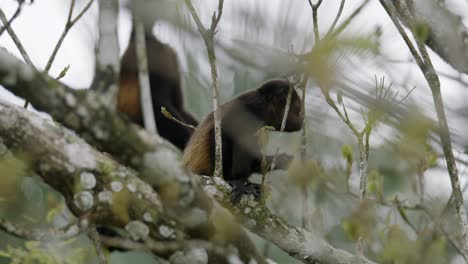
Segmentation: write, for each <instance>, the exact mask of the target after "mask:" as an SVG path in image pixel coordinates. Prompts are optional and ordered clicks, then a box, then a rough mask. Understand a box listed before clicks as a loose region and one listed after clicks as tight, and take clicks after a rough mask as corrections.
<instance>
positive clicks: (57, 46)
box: [44, 0, 94, 74]
mask: <svg viewBox="0 0 468 264" xmlns="http://www.w3.org/2000/svg"><path fill="white" fill-rule="evenodd" d="M93 2H94V0H89V2H88V3H87V4H86V6H85V7H84V8H83V10H81V12H80V13H79V14H78V15H77V16H76V17H75V18H72V16H73V8H74V7H75V0H71V3H70V9H69V10H68V16H67V22H66V23H65V28H64V29H63V31H62V34H61V35H60V38H59V40H58V41H57V44H55V47H54V50H53V51H52V54H51V55H50V57H49V60H48V61H47V64H46V66H45V68H44V73H45V74H48V73H49V70H50V68H51V67H52V63H53V62H54V60H55V56H56V55H57V52H58V50H59V49H60V47H61V46H62V43H63V40H64V39H65V37H66V36H67V34H68V32H69V31H70V29H71V28H72V27H73V25H75V23H76V22H77V21H78V20H79V19H80V18H81V17H82V16H83V14H84V13H86V11H88V9H89V8H90V7H91V5H92V4H93Z"/></svg>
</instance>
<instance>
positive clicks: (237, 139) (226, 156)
mask: <svg viewBox="0 0 468 264" xmlns="http://www.w3.org/2000/svg"><path fill="white" fill-rule="evenodd" d="M289 85H290V84H289V82H288V81H286V80H273V81H269V82H266V83H264V84H263V85H262V86H260V87H259V88H257V89H254V90H251V91H248V92H245V93H243V94H241V95H239V96H238V97H236V98H234V99H232V100H231V101H229V102H227V103H225V104H223V105H221V106H220V108H221V128H222V144H223V150H222V151H223V177H224V179H225V180H226V181H228V182H230V183H231V184H232V185H234V188H241V189H242V188H243V187H245V185H246V184H247V183H248V181H247V179H248V177H249V176H250V175H251V174H252V173H254V172H258V173H259V172H260V171H261V159H262V154H261V151H260V149H261V148H260V145H259V142H258V139H257V136H256V133H257V131H258V130H259V129H260V128H261V127H263V126H273V127H275V129H276V130H278V131H279V130H280V127H281V121H282V118H283V114H284V108H285V105H286V100H287V97H288V91H289ZM302 121H303V115H302V113H301V100H300V98H299V96H298V95H297V93H296V92H295V91H293V94H292V98H291V107H290V110H289V113H288V117H287V121H286V127H285V131H287V132H290V131H298V130H300V129H301V128H302ZM214 157H215V139H214V123H213V113H210V114H209V115H208V116H207V117H206V118H205V120H204V121H203V122H202V123H201V124H200V125H199V126H198V128H197V129H196V130H195V132H194V133H193V135H192V138H191V139H190V141H189V143H188V144H187V147H186V149H185V151H184V157H183V161H184V164H185V165H186V166H187V167H188V168H190V169H191V170H192V171H193V172H195V173H197V174H203V175H213V170H214ZM271 159H272V157H268V162H271ZM288 161H290V158H289V159H288V155H286V154H281V155H280V156H279V160H278V163H277V165H279V166H277V168H284V167H286V166H287V165H288V163H289V162H288ZM238 198H240V197H236V199H234V200H238Z"/></svg>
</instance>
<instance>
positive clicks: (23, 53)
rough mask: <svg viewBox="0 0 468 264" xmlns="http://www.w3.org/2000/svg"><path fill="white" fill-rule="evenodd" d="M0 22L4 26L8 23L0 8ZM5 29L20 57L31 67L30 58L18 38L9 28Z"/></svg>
mask: <svg viewBox="0 0 468 264" xmlns="http://www.w3.org/2000/svg"><path fill="white" fill-rule="evenodd" d="M0 21H2V23H3V24H4V25H5V24H7V23H8V20H7V19H6V17H5V13H3V11H2V9H1V8H0ZM5 28H6V31H7V32H8V34H9V35H10V37H11V39H12V40H13V42H14V43H15V45H16V47H17V48H18V50H19V52H20V54H21V56H22V57H23V59H24V61H25V62H26V63H27V64H29V65H31V66H33V67H34V65H33V63H32V61H31V58H30V57H29V55H28V53H27V52H26V50H25V49H24V47H23V44H21V41H20V40H19V38H18V36H17V35H16V34H15V32H14V31H13V29H12V28H11V26H9V27H5Z"/></svg>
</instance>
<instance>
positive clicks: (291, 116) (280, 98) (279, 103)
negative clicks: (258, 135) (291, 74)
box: [260, 80, 304, 132]
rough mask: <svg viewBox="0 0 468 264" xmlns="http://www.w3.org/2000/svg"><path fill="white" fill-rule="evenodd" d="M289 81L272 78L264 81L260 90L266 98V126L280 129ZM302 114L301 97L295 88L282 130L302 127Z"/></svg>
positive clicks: (288, 130) (293, 129) (295, 129)
mask: <svg viewBox="0 0 468 264" xmlns="http://www.w3.org/2000/svg"><path fill="white" fill-rule="evenodd" d="M290 85H291V84H290V83H289V82H288V81H287V80H273V81H269V82H266V83H264V84H263V85H262V86H261V88H260V92H261V93H262V94H263V96H264V97H265V100H266V109H265V111H266V113H265V115H266V116H265V117H264V119H265V122H266V125H268V126H273V127H275V129H276V130H278V131H279V130H281V122H282V120H283V116H284V109H285V106H286V101H287V98H288V93H289V87H290ZM303 120H304V116H303V114H302V113H301V99H300V98H299V95H298V94H297V92H296V91H295V90H293V93H292V96H291V104H290V107H289V111H288V116H287V119H286V126H285V128H284V131H287V132H292V131H298V130H301V129H302V121H303Z"/></svg>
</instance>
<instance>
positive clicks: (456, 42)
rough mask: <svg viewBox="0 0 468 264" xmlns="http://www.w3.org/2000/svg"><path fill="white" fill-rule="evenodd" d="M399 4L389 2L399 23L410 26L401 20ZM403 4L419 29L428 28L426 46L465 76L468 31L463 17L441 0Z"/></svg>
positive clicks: (467, 69)
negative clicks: (449, 8)
mask: <svg viewBox="0 0 468 264" xmlns="http://www.w3.org/2000/svg"><path fill="white" fill-rule="evenodd" d="M399 1H400V0H392V1H391V2H393V3H394V5H395V7H396V11H397V13H398V17H399V18H400V19H401V21H402V22H403V23H404V24H405V26H406V27H410V25H409V21H408V20H407V19H404V15H403V10H402V8H400V6H399V4H398V2H399ZM404 1H405V3H406V5H407V6H408V7H409V10H410V12H411V15H412V16H413V19H414V20H415V21H416V22H417V23H418V24H419V26H420V27H421V26H423V27H424V26H425V25H427V26H428V27H429V31H428V32H427V37H426V39H425V44H426V45H427V46H428V47H429V48H431V49H432V50H433V51H434V52H435V53H437V54H438V55H439V56H440V57H441V58H442V59H443V60H445V61H446V62H447V63H448V64H450V66H452V67H453V68H454V69H455V70H457V71H459V72H461V73H466V74H468V28H466V26H465V25H464V24H463V20H462V18H461V17H459V16H457V15H455V14H454V13H453V12H451V11H450V10H448V9H447V7H445V4H444V3H442V2H441V1H436V0H404ZM421 23H424V24H425V25H424V24H421Z"/></svg>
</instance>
